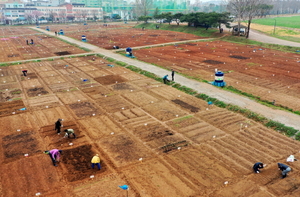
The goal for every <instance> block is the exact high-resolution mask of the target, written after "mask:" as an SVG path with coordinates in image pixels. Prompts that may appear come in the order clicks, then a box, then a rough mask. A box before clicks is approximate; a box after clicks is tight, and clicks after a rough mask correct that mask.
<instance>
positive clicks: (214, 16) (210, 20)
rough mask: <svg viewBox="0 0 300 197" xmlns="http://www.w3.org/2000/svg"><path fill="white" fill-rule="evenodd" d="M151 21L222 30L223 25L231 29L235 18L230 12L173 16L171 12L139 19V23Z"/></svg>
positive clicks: (178, 14) (177, 14)
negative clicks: (184, 23)
mask: <svg viewBox="0 0 300 197" xmlns="http://www.w3.org/2000/svg"><path fill="white" fill-rule="evenodd" d="M150 19H156V20H159V21H160V23H162V22H165V23H169V24H171V22H172V21H174V22H176V23H177V25H179V24H180V23H181V22H186V23H187V24H188V26H194V27H205V28H206V29H208V28H210V27H218V28H219V29H221V25H222V24H223V25H225V26H226V27H228V28H229V27H230V22H232V21H233V18H232V17H230V13H229V12H222V13H217V12H210V13H206V12H193V13H189V14H183V13H176V14H173V13H171V12H166V13H161V14H155V15H154V16H153V17H151V16H140V17H139V18H138V20H139V21H144V22H145V23H147V22H148V20H150Z"/></svg>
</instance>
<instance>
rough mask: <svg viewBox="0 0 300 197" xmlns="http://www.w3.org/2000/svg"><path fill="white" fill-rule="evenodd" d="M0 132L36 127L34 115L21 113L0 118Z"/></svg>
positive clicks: (21, 130) (3, 133)
mask: <svg viewBox="0 0 300 197" xmlns="http://www.w3.org/2000/svg"><path fill="white" fill-rule="evenodd" d="M0 127H1V130H0V134H1V135H7V134H10V133H15V132H23V131H31V130H33V129H36V128H37V123H36V120H35V117H34V116H33V115H31V114H30V113H22V114H16V115H11V116H5V117H1V118H0Z"/></svg>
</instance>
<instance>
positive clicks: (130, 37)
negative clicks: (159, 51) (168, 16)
mask: <svg viewBox="0 0 300 197" xmlns="http://www.w3.org/2000/svg"><path fill="white" fill-rule="evenodd" d="M93 28H95V29H93ZM66 34H67V35H68V36H70V37H72V38H75V39H80V40H81V35H85V36H86V39H87V42H88V43H91V44H93V45H96V46H98V47H101V48H105V49H113V46H119V47H120V48H127V47H136V46H145V45H153V44H160V43H168V42H176V41H185V40H196V39H201V38H203V37H199V36H195V35H192V34H187V33H181V32H174V31H166V30H149V29H145V30H142V29H136V28H120V27H119V26H108V27H103V26H98V27H97V26H92V27H91V28H86V29H85V30H84V29H79V30H78V31H70V32H67V33H66ZM121 38H124V39H121Z"/></svg>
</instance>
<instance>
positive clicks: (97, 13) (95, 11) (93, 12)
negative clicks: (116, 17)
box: [91, 10, 99, 21]
mask: <svg viewBox="0 0 300 197" xmlns="http://www.w3.org/2000/svg"><path fill="white" fill-rule="evenodd" d="M91 14H92V16H93V19H94V21H96V20H97V19H98V18H99V12H98V10H92V11H91Z"/></svg>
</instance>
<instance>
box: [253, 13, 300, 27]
mask: <svg viewBox="0 0 300 197" xmlns="http://www.w3.org/2000/svg"><path fill="white" fill-rule="evenodd" d="M274 19H275V20H276V26H278V27H290V28H299V21H300V16H290V17H275V18H260V19H253V20H252V23H257V24H260V25H268V26H274V25H275V20H274Z"/></svg>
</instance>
